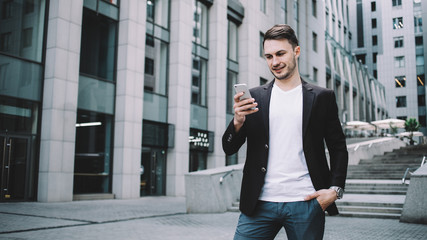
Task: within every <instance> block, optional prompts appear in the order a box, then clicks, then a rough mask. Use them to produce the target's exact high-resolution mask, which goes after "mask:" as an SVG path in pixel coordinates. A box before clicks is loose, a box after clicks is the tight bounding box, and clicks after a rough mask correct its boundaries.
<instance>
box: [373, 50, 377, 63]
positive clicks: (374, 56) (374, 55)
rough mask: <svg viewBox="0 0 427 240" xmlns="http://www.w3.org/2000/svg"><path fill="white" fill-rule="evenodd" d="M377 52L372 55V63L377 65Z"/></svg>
mask: <svg viewBox="0 0 427 240" xmlns="http://www.w3.org/2000/svg"><path fill="white" fill-rule="evenodd" d="M377 55H378V53H377V52H374V53H372V63H377Z"/></svg>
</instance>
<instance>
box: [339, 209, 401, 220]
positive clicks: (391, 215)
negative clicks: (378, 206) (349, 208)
mask: <svg viewBox="0 0 427 240" xmlns="http://www.w3.org/2000/svg"><path fill="white" fill-rule="evenodd" d="M338 216H340V217H358V218H381V219H400V214H395V213H360V212H345V211H342V212H340V214H339V215H338Z"/></svg>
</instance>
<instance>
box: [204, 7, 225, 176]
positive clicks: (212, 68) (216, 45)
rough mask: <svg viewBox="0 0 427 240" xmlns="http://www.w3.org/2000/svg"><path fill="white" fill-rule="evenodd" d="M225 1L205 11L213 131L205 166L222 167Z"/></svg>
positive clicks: (210, 125) (209, 114) (209, 97)
mask: <svg viewBox="0 0 427 240" xmlns="http://www.w3.org/2000/svg"><path fill="white" fill-rule="evenodd" d="M227 36H228V20H227V1H226V0H217V1H215V4H213V5H212V7H211V8H210V10H209V65H208V91H209V93H208V106H209V108H208V129H209V131H213V132H214V134H215V138H214V139H215V140H214V143H213V144H214V152H213V153H210V154H209V155H208V168H216V167H222V166H225V154H224V151H223V150H222V134H223V133H224V131H225V127H226V102H225V101H226V99H227V95H226V94H227V46H228V45H227V42H228V37H227Z"/></svg>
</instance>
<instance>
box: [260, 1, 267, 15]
mask: <svg viewBox="0 0 427 240" xmlns="http://www.w3.org/2000/svg"><path fill="white" fill-rule="evenodd" d="M259 10H260V11H261V12H263V13H266V2H265V0H259Z"/></svg>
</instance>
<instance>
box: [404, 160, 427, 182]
mask: <svg viewBox="0 0 427 240" xmlns="http://www.w3.org/2000/svg"><path fill="white" fill-rule="evenodd" d="M425 163H426V156H424V157H423V160H422V161H421V165H420V167H422V166H423V165H424V164H425ZM417 169H418V168H407V169H406V171H405V174H403V177H402V184H405V182H406V177H408V175H409V174H411V175H412V173H414V172H413V171H415V170H417Z"/></svg>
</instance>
